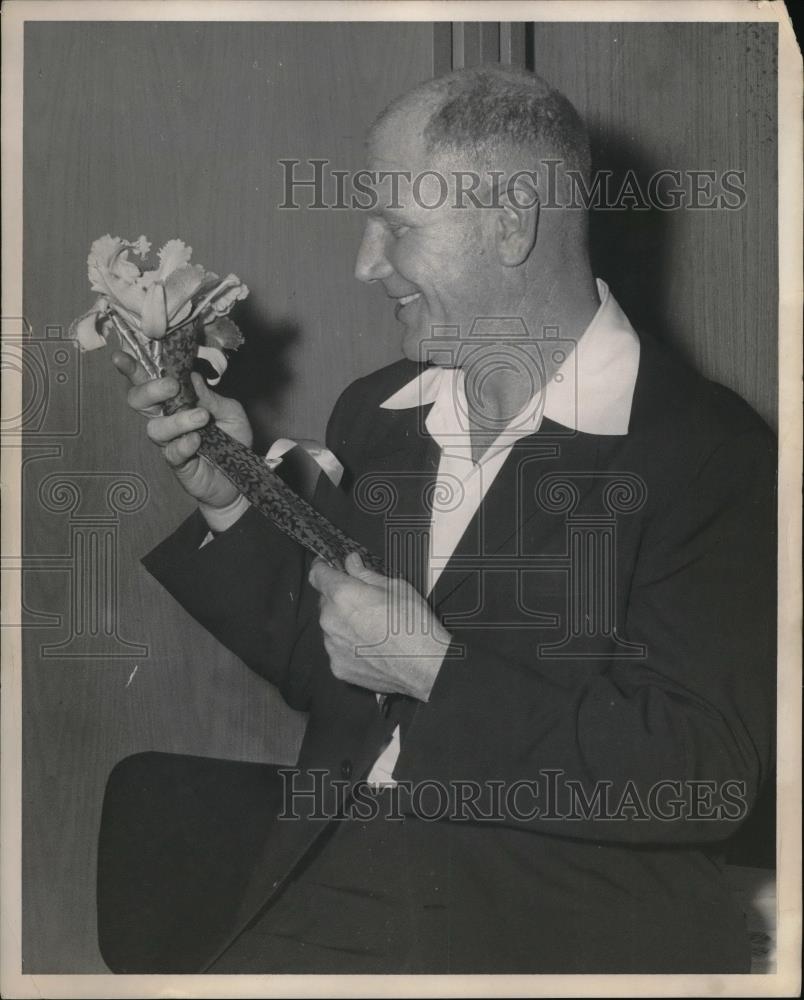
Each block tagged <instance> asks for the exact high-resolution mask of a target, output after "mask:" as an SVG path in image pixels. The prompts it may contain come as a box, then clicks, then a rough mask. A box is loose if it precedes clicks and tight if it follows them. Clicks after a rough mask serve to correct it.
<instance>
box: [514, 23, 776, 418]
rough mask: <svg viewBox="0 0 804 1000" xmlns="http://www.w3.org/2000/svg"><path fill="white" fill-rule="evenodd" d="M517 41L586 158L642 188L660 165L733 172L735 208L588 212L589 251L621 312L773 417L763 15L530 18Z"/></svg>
mask: <svg viewBox="0 0 804 1000" xmlns="http://www.w3.org/2000/svg"><path fill="white" fill-rule="evenodd" d="M529 49H530V50H531V51H530V52H529V59H530V60H531V61H532V65H530V68H531V69H533V70H535V72H537V73H538V74H539V75H541V76H543V77H544V78H545V79H546V80H548V81H549V82H550V83H551V84H553V86H555V87H557V88H558V89H559V90H560V91H562V92H563V93H564V94H566V96H567V97H568V98H569V99H570V100H571V101H572V102H573V104H574V105H575V107H576V108H577V109H578V111H579V112H580V113H581V115H582V116H583V117H584V119H585V120H586V122H587V124H588V126H589V128H590V131H591V135H592V143H593V149H592V152H593V159H594V164H593V165H594V167H596V168H597V169H599V170H611V171H612V173H613V175H614V177H615V178H616V179H619V181H620V182H622V181H623V179H624V178H625V175H626V173H627V171H628V170H633V171H634V174H635V176H636V178H637V180H638V183H639V188H640V189H641V190H642V191H645V190H646V189H647V185H648V181H649V179H650V177H651V176H652V175H653V174H655V173H656V172H657V171H660V170H680V171H682V173H683V172H687V171H714V172H715V174H716V175H717V176H718V177H720V176H721V175H722V173H723V172H724V171H727V170H738V171H743V172H744V174H745V183H744V190H745V199H744V204H743V205H742V207H741V208H739V209H738V210H729V209H725V208H720V209H706V208H701V209H690V208H685V209H682V210H677V211H663V210H662V209H660V208H652V207H648V208H646V209H642V208H638V209H629V210H627V211H595V212H593V214H592V240H593V251H594V260H595V267H596V271H597V273H598V274H599V276H600V277H602V278H604V279H606V280H607V281H608V282H609V284H610V285H611V288H612V291H613V292H614V295H615V297H616V298H617V299H618V301H619V302H620V304H621V305H622V306H623V308H624V309H625V311H626V313H627V314H628V316H629V317H630V318H631V320H632V322H634V323H635V324H636V325H637V326H639V327H642V328H644V329H646V330H650V331H652V332H653V333H655V334H657V335H659V336H662V337H664V338H665V339H666V340H668V341H671V342H673V343H674V344H675V345H676V346H678V347H679V349H680V350H681V351H682V353H683V354H684V355H685V356H686V357H687V358H688V360H689V361H691V363H692V364H693V365H694V366H695V367H696V368H697V369H698V370H699V371H702V372H703V373H704V374H706V375H707V376H709V377H710V378H713V379H715V381H718V382H722V383H723V384H725V385H728V386H729V387H730V388H732V389H735V390H736V391H737V392H739V393H740V395H742V396H743V397H744V398H745V399H747V400H748V402H749V403H751V405H752V406H754V408H755V409H756V410H757V411H758V412H759V413H760V414H761V415H762V416H763V417H764V418H765V420H767V421H768V422H769V423H770V424H771V425H772V426H774V427H775V425H776V394H777V371H778V367H777V324H778V312H777V299H778V283H777V201H776V197H777V188H776V184H777V142H776V128H777V107H776V52H777V33H776V25H767V24H751V23H745V24H722V23H721V24H717V23H711V22H710V23H685V22H680V23H642V24H637V23H630V24H617V23H612V24H589V23H568V22H556V23H550V24H547V23H538V24H534V25H533V34H532V44H531V45H529ZM699 183H701V184H704V185H705V184H706V181H705V180H702V181H700V182H699ZM616 186H617V185H615V188H616ZM713 191H714V189H713ZM665 200H666V199H665ZM709 200H711V199H710V198H708V197H707V198H702V199H699V201H700V203H701V204H706V202H707V201H709Z"/></svg>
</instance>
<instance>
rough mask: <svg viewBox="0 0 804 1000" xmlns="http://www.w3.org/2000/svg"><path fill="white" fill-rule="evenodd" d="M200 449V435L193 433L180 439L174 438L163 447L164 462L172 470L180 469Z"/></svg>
mask: <svg viewBox="0 0 804 1000" xmlns="http://www.w3.org/2000/svg"><path fill="white" fill-rule="evenodd" d="M200 447H201V435H200V434H197V433H195V432H193V433H192V434H185V435H183V436H182V437H179V438H175V439H174V440H173V441H171V442H170V443H169V444H168V445H166V446H165V449H164V452H163V454H164V456H165V461H166V462H167V463H168V465H170V466H171V467H172V468H174V469H180V468H181V467H182V466H183V465H186V464H187V463H188V462H189V461H190V459H192V458H194V457H195V454H196V452H197V451H198V449H199V448H200Z"/></svg>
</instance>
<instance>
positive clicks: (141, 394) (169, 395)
mask: <svg viewBox="0 0 804 1000" xmlns="http://www.w3.org/2000/svg"><path fill="white" fill-rule="evenodd" d="M178 391H179V383H178V382H177V381H176V379H175V378H157V379H149V380H148V381H147V382H143V383H141V384H139V385H132V387H131V388H130V389H129V390H128V405H129V406H130V407H131V408H132V410H137V411H138V412H140V413H142V412H145V411H147V410H149V409H152V408H153V407H155V406H161V404H162V403H166V402H167V401H168V400H169V399H173V397H174V396H175V395H176V393H177V392H178Z"/></svg>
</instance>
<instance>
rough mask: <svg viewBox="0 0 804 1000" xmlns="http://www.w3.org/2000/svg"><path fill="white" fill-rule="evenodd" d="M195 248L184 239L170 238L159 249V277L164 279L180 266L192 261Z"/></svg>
mask: <svg viewBox="0 0 804 1000" xmlns="http://www.w3.org/2000/svg"><path fill="white" fill-rule="evenodd" d="M192 254H193V248H192V247H188V246H187V245H186V244H185V243H184V242H183V241H182V240H168V241H167V243H166V244H165V245H164V246H163V247H162V249H161V250H160V251H159V270H158V274H159V278H160V280H162V281H164V279H165V278H167V277H168V276H169V275H171V274H173V272H174V271H177V270H178V269H179V268H180V267H185V266H186V265H187V264H189V263H190V257H191V256H192Z"/></svg>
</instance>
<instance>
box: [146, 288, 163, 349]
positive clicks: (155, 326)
mask: <svg viewBox="0 0 804 1000" xmlns="http://www.w3.org/2000/svg"><path fill="white" fill-rule="evenodd" d="M142 332H143V334H144V335H145V336H146V337H149V338H150V339H151V340H161V339H162V337H164V336H165V334H166V333H167V306H166V303H165V286H164V285H163V284H162V282H161V281H155V282H154V283H153V284H152V285H151V286H150V287H149V288H148V291H147V292H146V293H145V301H144V302H143V305H142Z"/></svg>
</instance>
